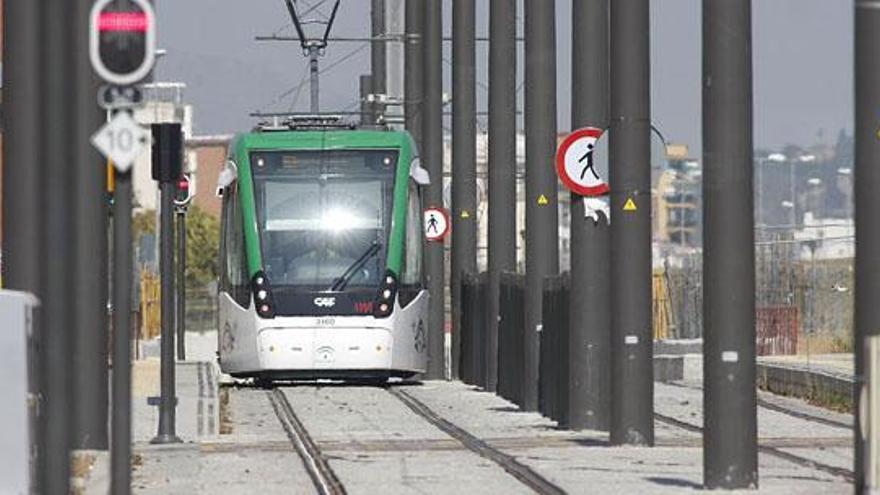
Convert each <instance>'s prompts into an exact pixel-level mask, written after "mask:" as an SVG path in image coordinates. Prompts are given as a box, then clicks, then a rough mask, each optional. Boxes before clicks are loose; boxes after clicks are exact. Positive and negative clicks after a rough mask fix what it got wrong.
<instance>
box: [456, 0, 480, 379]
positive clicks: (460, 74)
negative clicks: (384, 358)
mask: <svg viewBox="0 0 880 495" xmlns="http://www.w3.org/2000/svg"><path fill="white" fill-rule="evenodd" d="M475 36H476V3H475V1H474V0H454V2H453V3H452V95H453V97H452V273H451V275H450V279H451V282H450V283H451V285H452V291H451V292H452V323H453V324H452V377H453V378H457V377H458V366H459V364H460V363H459V361H460V355H461V340H462V335H461V331H462V324H461V308H462V299H461V282H462V280H463V279H462V276H463V275H464V274H465V273H469V274H476V271H477V116H476V109H477V96H476V84H477V83H476V72H477V55H476V53H477V52H476V42H475V41H474V37H475Z"/></svg>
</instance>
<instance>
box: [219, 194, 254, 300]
mask: <svg viewBox="0 0 880 495" xmlns="http://www.w3.org/2000/svg"><path fill="white" fill-rule="evenodd" d="M223 201H224V203H226V204H225V205H224V206H225V208H226V215H225V217H224V222H225V223H226V224H225V225H224V232H225V237H224V247H225V252H226V263H225V265H226V266H225V267H224V268H225V270H224V271H225V273H226V280H227V281H226V290H228V291H229V294H230V295H231V296H232V298H233V299H235V302H236V303H238V305H239V306H241V307H243V308H247V307H249V306H250V290H249V289H248V287H249V280H248V276H247V259H246V257H245V249H244V222H243V220H242V216H241V203H240V202H239V198H238V190H237V188H236V185H235V184H233V185H232V186H230V187H229V189H228V190H227V191H226V194H224V196H223Z"/></svg>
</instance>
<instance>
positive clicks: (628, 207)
mask: <svg viewBox="0 0 880 495" xmlns="http://www.w3.org/2000/svg"><path fill="white" fill-rule="evenodd" d="M636 210H638V208H636V202H635V201H633V199H632V198H627V200H626V204H624V205H623V211H636Z"/></svg>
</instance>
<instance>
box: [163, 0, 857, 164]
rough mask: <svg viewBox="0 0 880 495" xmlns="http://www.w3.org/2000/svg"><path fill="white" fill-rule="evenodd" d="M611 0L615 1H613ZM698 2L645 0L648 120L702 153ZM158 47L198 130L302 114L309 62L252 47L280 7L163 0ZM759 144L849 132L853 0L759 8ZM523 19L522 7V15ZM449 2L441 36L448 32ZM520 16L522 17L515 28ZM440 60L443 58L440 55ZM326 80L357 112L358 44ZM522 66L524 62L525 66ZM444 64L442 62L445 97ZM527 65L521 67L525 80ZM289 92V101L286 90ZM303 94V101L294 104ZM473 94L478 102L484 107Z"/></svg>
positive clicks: (354, 32) (355, 11)
mask: <svg viewBox="0 0 880 495" xmlns="http://www.w3.org/2000/svg"><path fill="white" fill-rule="evenodd" d="M476 1H477V2H478V4H477V5H478V7H477V9H478V19H477V26H478V27H477V30H478V35H485V34H486V33H487V31H488V22H487V13H488V4H489V2H488V0H476ZM612 1H613V0H612ZM369 4H370V1H369V0H342V8H341V9H340V13H339V16H338V18H337V24H336V26H335V28H334V31H333V34H335V35H337V36H354V37H358V36H367V35H368V34H369ZM556 4H557V12H558V15H557V40H558V41H557V44H558V56H559V58H558V62H557V66H558V69H559V70H558V74H557V78H558V86H559V103H558V106H559V129H560V130H566V129H568V126H569V117H568V116H569V102H570V98H569V85H570V82H569V74H570V70H569V69H570V67H569V65H570V62H569V61H570V59H571V56H570V47H571V43H570V33H571V26H570V15H569V13H570V10H571V2H570V1H569V0H557V2H556ZM700 4H701V1H700V0H653V1H652V13H651V15H652V24H651V29H652V74H653V75H652V79H653V81H652V98H653V109H652V112H653V120H654V122H655V124H656V125H657V126H658V127H659V128H660V129H661V130H662V131H663V132H664V134H665V135H666V137H667V139H669V140H671V141H676V142H683V143H686V144H688V145H690V146H691V148H692V149H693V150H694V152H698V151H699V148H700V146H699V145H700V125H701V124H700V100H701V94H700V63H701V39H700V36H701V27H700ZM157 5H158V13H159V43H160V47H162V48H165V49H167V51H168V55H167V56H166V57H164V58H163V59H162V60H161V61H160V62H159V66H158V74H159V78H160V79H164V80H178V81H182V82H185V83H187V85H188V90H187V97H188V99H189V100H190V101H191V102H192V103H193V104H194V105H195V127H196V132H197V133H199V134H216V133H232V132H238V131H241V130H245V129H247V128H249V127H250V126H251V125H252V124H253V122H254V120H253V119H251V118H249V117H248V115H247V114H248V113H249V112H251V111H254V110H258V109H259V110H282V111H284V110H289V109H290V108H291V105H292V104H294V102H296V103H295V104H294V106H293V108H294V109H297V110H306V109H307V107H308V86H305V87H303V88H302V91H301V92H299V93H297V92H295V91H294V92H291V89H292V88H294V87H296V86H297V85H298V84H300V83H301V82H302V81H304V79H303V77H304V76H306V70H307V66H306V59H305V58H304V57H303V56H302V54H301V52H300V50H299V49H298V47H297V46H296V45H294V44H286V43H278V42H270V43H266V42H263V43H258V42H256V41H254V39H253V37H254V36H255V35H258V34H272V33H276V32H277V33H280V34H290V33H291V32H292V29H291V27H290V26H289V21H288V16H287V11H286V9H285V7H284V1H283V0H176V1H172V0H159V1H158V2H157ZM753 6H754V12H753V16H754V38H755V45H754V71H755V142H756V146H758V147H780V146H783V145H785V144H789V143H792V144H800V145H808V144H812V143H814V142H815V141H816V140H817V139H818V138H819V137H820V133H824V134H822V136H823V137H822V139H823V140H826V141H827V140H833V139H834V138H835V137H836V134H837V132H838V130H839V129H841V128H846V129H847V130H851V129H852V111H853V110H852V107H853V104H852V36H853V29H852V25H853V18H852V16H853V13H852V2H850V1H845V0H754V1H753ZM520 12H522V10H520ZM450 13H451V1H450V0H444V17H445V19H444V31H445V32H447V33H448V32H449V31H451V22H450ZM521 23H522V15H521V14H520V31H521V30H522V29H521ZM446 48H447V49H446V55H445V58H447V59H448V58H449V53H448V52H449V50H448V47H446ZM486 54H487V50H486V47H485V44H481V46H480V47H479V48H478V64H479V65H480V67H479V70H478V76H477V77H478V83H487V81H488V77H487V73H486V56H487V55H486ZM345 57H347V58H346V60H344V61H342V62H341V63H339V64H338V65H336V67H335V68H333V69H332V70H330V71H328V73H327V74H325V75H324V76H323V77H322V80H321V91H322V94H321V102H322V108H323V109H326V110H332V109H341V108H348V107H352V106H354V105H356V100H357V95H358V82H357V76H358V75H359V74H362V73H366V72H368V71H369V49H368V47H367V46H366V45H364V44H361V43H339V44H335V45H331V46H330V47H329V49H328V51H327V55H326V56H325V57H324V58H323V59H322V60H321V64H322V66H323V67H329V66H330V65H331V64H334V63H336V62H338V61H340V60H341V59H343V58H345ZM520 63H521V62H520ZM449 70H450V67H449V65H448V64H444V71H445V72H446V75H445V76H446V77H445V79H446V81H445V84H446V87H447V90H446V91H447V92H449V89H448V86H449V74H448V72H449ZM521 75H522V67H520V77H521ZM288 93H289V94H288ZM297 97H298V98H297ZM486 101H487V100H486V91H485V90H484V89H478V105H479V106H480V107H481V108H484V107H485V105H486Z"/></svg>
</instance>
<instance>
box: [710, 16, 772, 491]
mask: <svg viewBox="0 0 880 495" xmlns="http://www.w3.org/2000/svg"><path fill="white" fill-rule="evenodd" d="M751 26H752V20H751V2H750V1H748V0H740V1H725V2H718V1H715V0H704V2H703V212H704V214H703V273H704V275H703V315H704V317H703V328H704V330H703V338H704V344H703V383H704V384H705V390H704V393H703V411H704V415H703V425H704V435H703V483H704V486H705V487H706V488H708V489H715V488H726V489H734V488H748V487H757V484H758V443H757V442H758V439H757V417H756V410H755V407H756V402H755V401H756V397H755V269H754V267H755V254H754V253H755V250H754V243H755V234H754V226H755V219H754V214H753V211H754V199H753V198H754V194H753V184H752V180H753V179H752V174H753V170H754V159H753V155H754V151H753V149H754V147H753V144H754V143H753V137H752V30H751Z"/></svg>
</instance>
